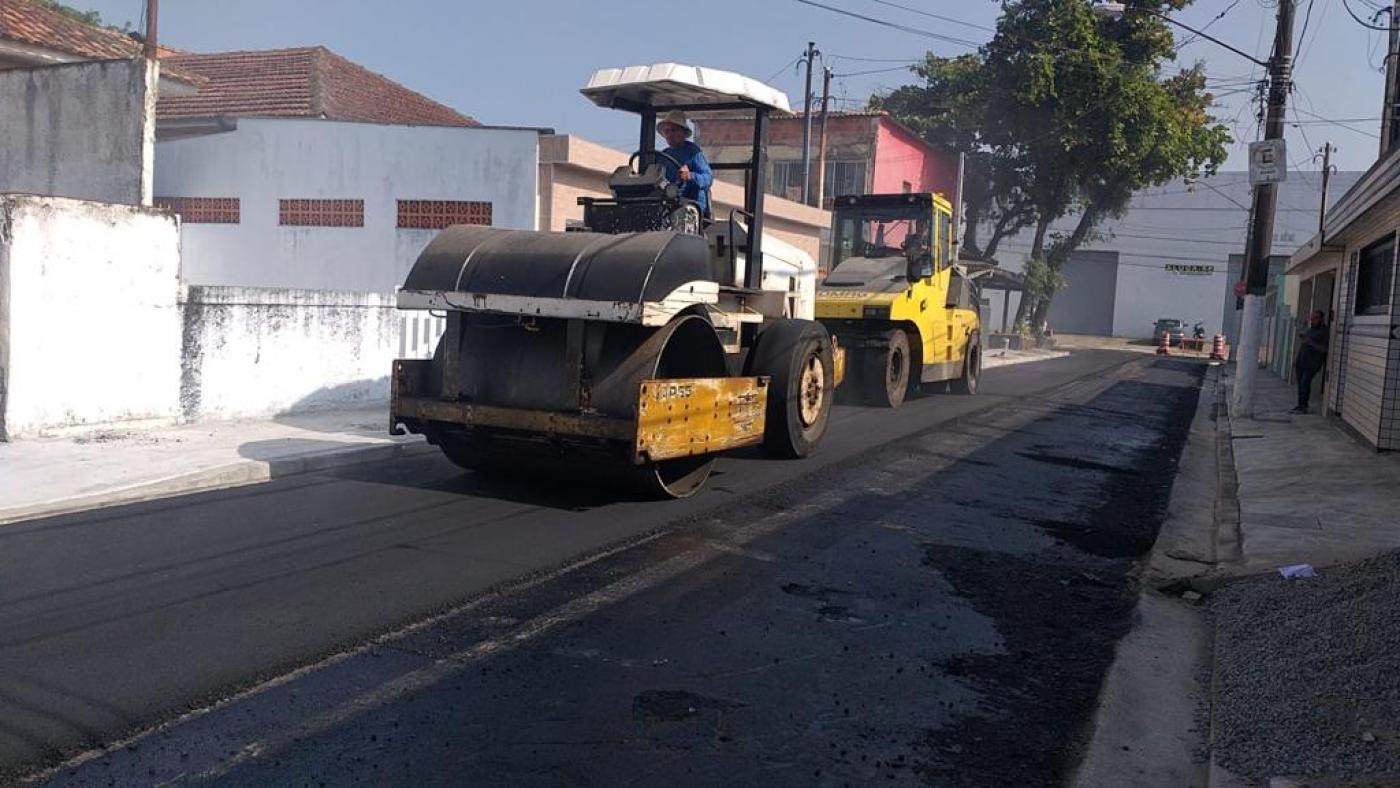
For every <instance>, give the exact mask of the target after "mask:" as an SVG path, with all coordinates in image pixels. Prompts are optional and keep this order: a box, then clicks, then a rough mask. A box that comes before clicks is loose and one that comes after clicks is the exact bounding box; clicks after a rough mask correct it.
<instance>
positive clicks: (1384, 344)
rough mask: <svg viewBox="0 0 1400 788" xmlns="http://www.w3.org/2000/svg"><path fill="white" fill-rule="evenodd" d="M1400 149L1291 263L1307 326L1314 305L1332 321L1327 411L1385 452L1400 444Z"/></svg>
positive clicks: (1297, 309)
mask: <svg viewBox="0 0 1400 788" xmlns="http://www.w3.org/2000/svg"><path fill="white" fill-rule="evenodd" d="M1397 232H1400V148H1396V149H1392V150H1390V151H1388V152H1387V153H1386V154H1385V155H1383V156H1382V157H1381V159H1380V161H1378V162H1376V164H1375V165H1374V166H1372V167H1371V169H1369V170H1367V172H1366V174H1365V175H1364V176H1363V177H1362V178H1361V180H1360V181H1358V182H1357V183H1356V184H1355V185H1354V186H1352V188H1351V189H1349V190H1348V191H1347V192H1346V194H1344V195H1343V196H1342V197H1341V199H1339V200H1337V202H1336V203H1335V204H1334V205H1333V206H1332V208H1331V209H1330V210H1329V211H1328V212H1327V219H1326V221H1325V222H1324V224H1323V230H1322V232H1321V233H1320V234H1319V235H1318V236H1316V237H1314V238H1313V239H1312V240H1311V241H1310V242H1308V244H1307V245H1306V246H1304V247H1303V248H1302V249H1300V250H1298V252H1297V253H1296V254H1294V255H1293V258H1292V259H1291V260H1290V261H1289V264H1288V268H1287V269H1286V273H1287V275H1288V279H1289V281H1288V285H1287V286H1288V289H1289V290H1290V291H1291V292H1290V296H1291V297H1290V298H1289V303H1291V304H1293V305H1294V308H1293V318H1294V320H1295V325H1297V326H1299V327H1300V328H1301V326H1302V325H1304V324H1305V323H1306V321H1307V319H1308V315H1309V314H1310V313H1311V312H1312V311H1313V310H1314V309H1321V310H1323V311H1324V312H1326V313H1327V314H1328V321H1329V323H1330V324H1331V326H1332V335H1331V344H1330V352H1329V353H1328V357H1327V373H1326V376H1325V377H1326V383H1325V384H1324V386H1325V399H1324V400H1323V401H1324V402H1325V403H1326V412H1327V414H1328V415H1329V416H1332V417H1335V418H1338V419H1340V420H1341V422H1342V423H1343V424H1345V425H1346V426H1347V427H1348V428H1349V429H1350V430H1351V431H1354V432H1355V433H1356V435H1358V436H1359V437H1360V438H1361V439H1362V440H1363V441H1365V442H1366V443H1367V444H1369V445H1370V446H1372V447H1374V448H1376V449H1380V450H1394V449H1400V401H1397V400H1400V290H1397V285H1400V277H1397V276H1396V271H1395V269H1396V248H1397V244H1396V237H1397Z"/></svg>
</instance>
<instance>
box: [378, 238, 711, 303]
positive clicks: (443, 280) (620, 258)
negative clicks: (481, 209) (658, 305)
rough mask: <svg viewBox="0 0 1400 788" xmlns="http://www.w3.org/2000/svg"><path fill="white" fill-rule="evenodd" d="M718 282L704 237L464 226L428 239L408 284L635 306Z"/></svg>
mask: <svg viewBox="0 0 1400 788" xmlns="http://www.w3.org/2000/svg"><path fill="white" fill-rule="evenodd" d="M714 279H715V272H714V271H713V270H712V266H711V262H710V254H709V247H708V246H707V245H706V243H705V240H704V239H703V238H700V237H698V236H693V235H682V234H679V233H674V232H665V231H662V232H647V233H630V234H623V235H607V234H603V233H586V232H578V233H556V232H536V231H533V230H502V229H498V228H492V227H476V226H470V225H458V226H454V227H449V228H447V229H446V230H443V231H442V232H441V233H439V234H438V237H437V238H436V239H434V240H433V242H432V243H430V244H428V248H427V249H424V250H423V253H422V254H421V255H419V256H418V260H417V261H416V262H415V263H414V264H413V269H412V270H411V271H409V274H408V279H407V280H406V281H405V282H404V286H403V289H404V290H414V291H426V292H435V291H436V292H463V293H479V294H485V295H502V296H520V297H526V298H576V299H582V300H588V301H625V302H629V303H636V302H640V301H660V300H662V299H664V298H665V297H666V296H667V295H668V294H670V293H671V292H673V291H675V290H676V289H677V288H679V287H681V286H682V285H684V284H686V283H688V282H695V281H713V280H714Z"/></svg>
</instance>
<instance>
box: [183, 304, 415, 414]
mask: <svg viewBox="0 0 1400 788" xmlns="http://www.w3.org/2000/svg"><path fill="white" fill-rule="evenodd" d="M182 307H183V308H182V316H183V322H184V349H183V356H182V357H183V364H182V369H181V375H180V406H181V411H182V416H183V418H185V419H186V420H190V421H196V420H204V419H230V418H263V417H269V416H276V415H280V414H283V413H296V412H302V411H312V410H324V409H329V408H353V407H376V406H379V405H384V406H385V407H387V402H388V397H389V372H390V369H391V365H392V363H393V360H394V359H395V358H402V357H417V358H424V357H427V356H429V355H431V353H432V348H433V346H434V344H435V342H436V339H437V337H438V336H440V335H441V332H442V327H441V323H442V321H441V320H440V319H435V318H431V317H429V316H428V315H427V313H416V312H415V313H407V314H405V315H403V316H401V315H400V313H399V312H398V311H397V310H396V309H395V308H394V298H393V296H390V295H386V294H380V293H351V292H335V291H328V290H285V289H265V288H248V287H200V286H193V287H189V288H187V292H186V294H185V297H184V299H183V304H182Z"/></svg>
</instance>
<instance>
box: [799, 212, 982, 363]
mask: <svg viewBox="0 0 1400 788" xmlns="http://www.w3.org/2000/svg"><path fill="white" fill-rule="evenodd" d="M952 215H953V209H952V205H951V203H950V202H949V201H948V200H947V199H946V198H944V197H943V196H942V195H940V194H899V195H857V196H849V197H838V198H837V199H836V200H835V205H834V207H833V214H832V221H833V228H832V243H833V249H832V263H833V265H832V267H831V270H830V272H829V273H828V274H827V276H826V278H825V280H824V281H823V282H822V283H821V284H820V285H819V286H818V288H817V299H816V317H817V319H818V320H820V321H821V322H822V323H824V324H825V325H826V326H827V329H828V330H829V331H831V333H832V335H833V336H836V337H838V338H839V339H840V340H841V342H842V343H843V344H844V345H845V346H846V347H847V348H848V350H849V351H850V352H851V353H852V354H853V355H855V356H861V357H868V356H871V355H872V354H878V353H881V352H883V351H884V350H886V349H887V346H888V342H889V337H890V333H891V332H892V331H895V330H898V331H902V332H903V334H904V335H905V337H906V338H907V341H908V345H909V353H910V356H911V360H910V367H911V368H910V377H911V379H912V380H913V382H914V383H915V384H917V383H920V382H923V383H929V382H937V381H946V380H956V379H959V378H961V377H962V376H964V375H966V374H967V371H968V368H969V367H968V365H969V358H968V356H969V353H972V352H977V351H979V349H980V331H981V316H980V311H979V308H978V307H979V302H980V297H979V295H978V293H977V288H976V286H975V284H974V283H973V282H972V280H971V279H970V278H968V277H967V275H966V273H965V272H964V271H962V270H961V269H960V268H959V267H958V266H957V265H956V260H955V259H954V256H953V252H952V249H953V240H954V239H953V237H952V235H953V222H952ZM866 366H870V364H866Z"/></svg>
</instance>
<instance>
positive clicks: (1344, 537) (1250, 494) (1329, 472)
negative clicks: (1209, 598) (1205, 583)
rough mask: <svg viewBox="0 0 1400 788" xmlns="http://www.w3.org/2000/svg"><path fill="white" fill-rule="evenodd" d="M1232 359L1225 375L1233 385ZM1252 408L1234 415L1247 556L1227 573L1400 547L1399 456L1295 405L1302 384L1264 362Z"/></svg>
mask: <svg viewBox="0 0 1400 788" xmlns="http://www.w3.org/2000/svg"><path fill="white" fill-rule="evenodd" d="M1233 380H1234V375H1233V369H1232V370H1231V372H1230V374H1229V375H1228V376H1227V377H1226V381H1225V382H1226V385H1227V386H1228V385H1232V384H1233ZM1255 380H1256V383H1255V396H1254V403H1255V404H1254V418H1253V419H1237V418H1231V420H1230V431H1231V438H1232V440H1231V444H1232V445H1231V448H1232V450H1233V453H1234V464H1235V474H1236V476H1237V477H1238V479H1239V492H1238V497H1239V506H1240V536H1241V540H1242V551H1243V554H1242V556H1241V559H1242V560H1241V561H1240V562H1239V564H1237V565H1235V566H1230V567H1227V568H1226V571H1227V572H1228V573H1230V574H1251V573H1255V572H1262V571H1270V570H1272V569H1275V568H1277V567H1280V566H1287V565H1290V564H1299V563H1310V564H1313V565H1314V566H1326V565H1328V564H1335V563H1340V562H1344V561H1352V560H1356V559H1360V558H1367V557H1370V556H1373V555H1377V554H1379V553H1382V552H1385V551H1387V550H1393V549H1396V548H1400V457H1396V456H1395V455H1391V454H1380V453H1377V452H1375V451H1374V450H1372V449H1369V448H1367V447H1365V446H1364V445H1362V444H1361V443H1360V442H1359V441H1357V440H1355V439H1353V438H1352V437H1351V436H1349V435H1347V434H1345V433H1344V432H1342V430H1341V429H1340V428H1339V427H1338V426H1337V425H1336V424H1335V423H1333V422H1331V421H1329V420H1328V419H1327V418H1326V417H1324V416H1322V415H1321V414H1320V413H1319V412H1318V411H1321V409H1322V408H1321V407H1320V403H1316V402H1314V403H1313V411H1314V412H1313V413H1311V414H1308V415H1306V416H1301V415H1292V414H1289V413H1288V411H1289V410H1290V409H1291V408H1292V407H1293V404H1294V401H1295V397H1296V394H1295V391H1294V388H1293V386H1292V384H1289V383H1285V382H1284V381H1282V380H1280V379H1279V378H1277V377H1275V376H1274V375H1272V374H1270V373H1268V372H1267V371H1265V370H1260V372H1259V374H1258V376H1257V377H1256V378H1255Z"/></svg>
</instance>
